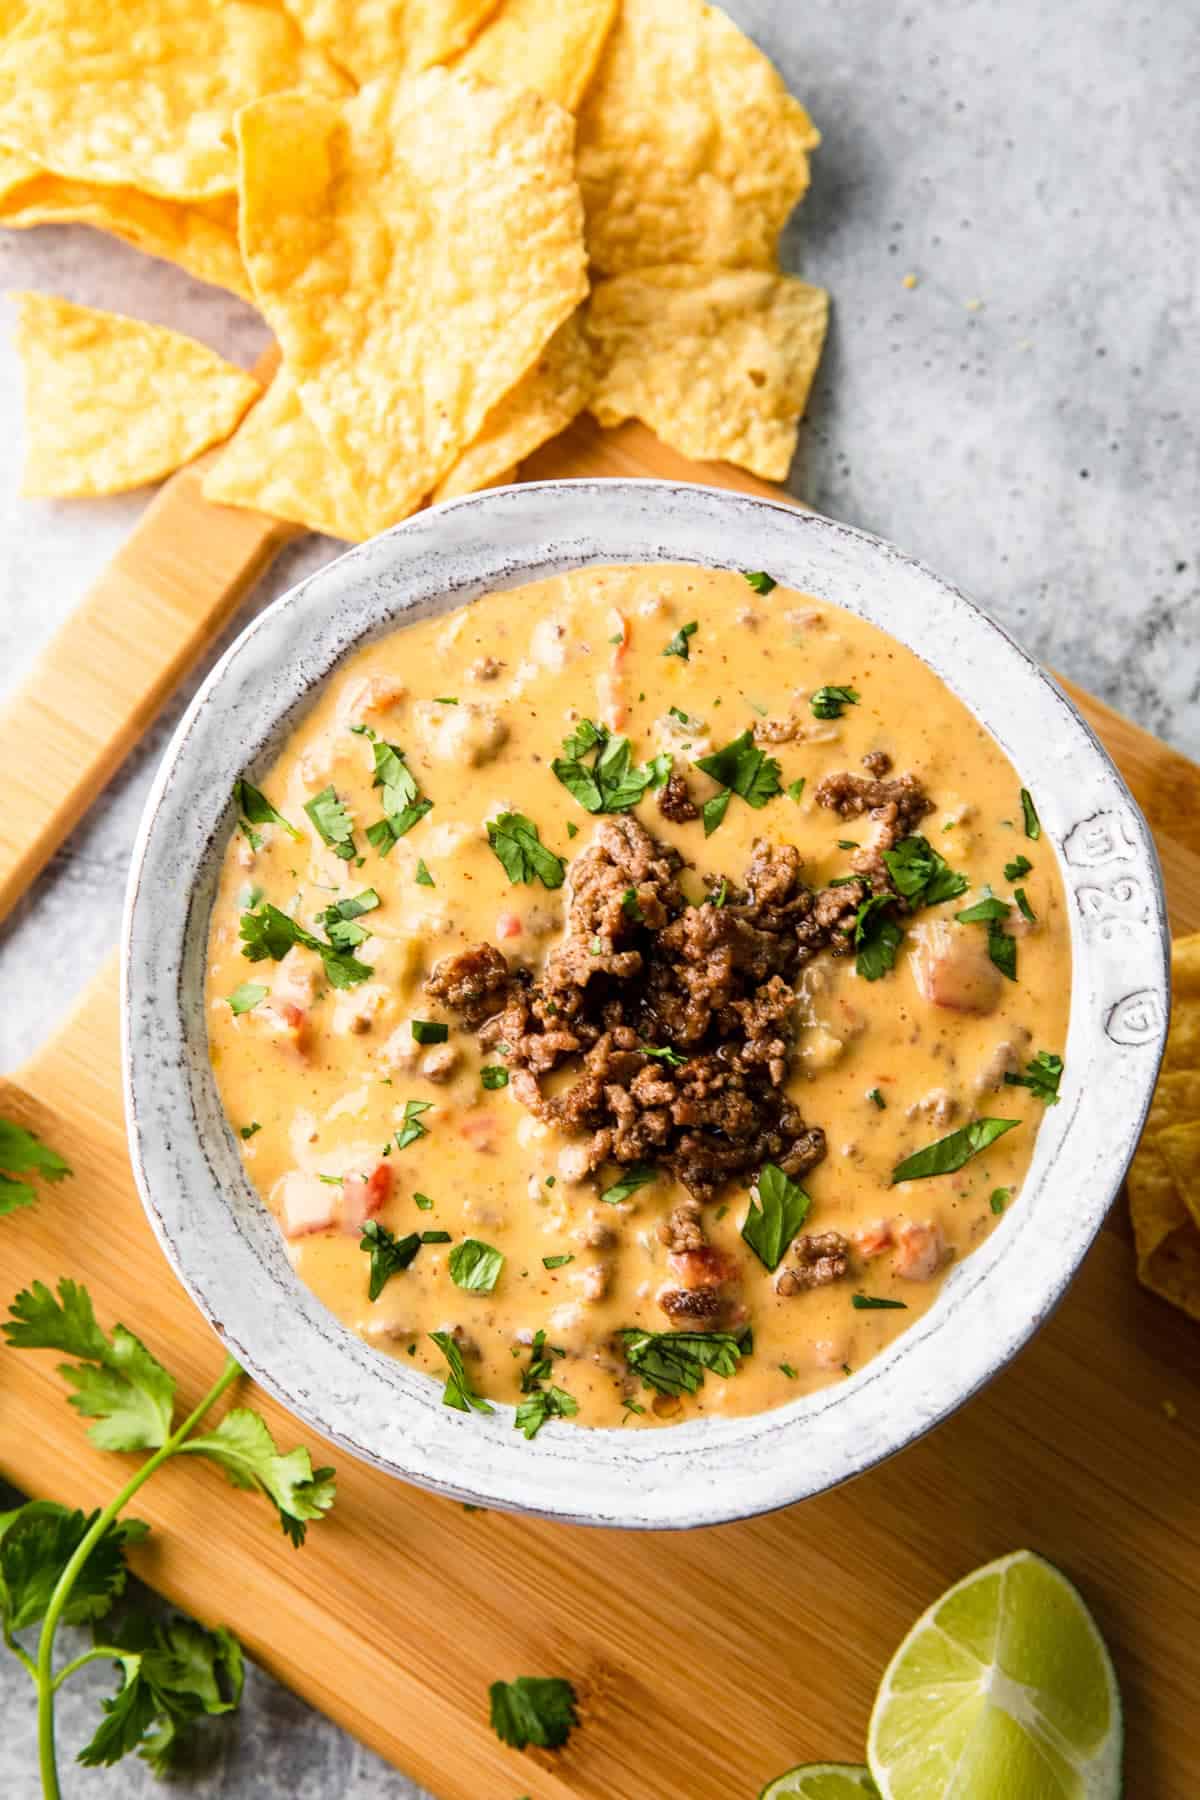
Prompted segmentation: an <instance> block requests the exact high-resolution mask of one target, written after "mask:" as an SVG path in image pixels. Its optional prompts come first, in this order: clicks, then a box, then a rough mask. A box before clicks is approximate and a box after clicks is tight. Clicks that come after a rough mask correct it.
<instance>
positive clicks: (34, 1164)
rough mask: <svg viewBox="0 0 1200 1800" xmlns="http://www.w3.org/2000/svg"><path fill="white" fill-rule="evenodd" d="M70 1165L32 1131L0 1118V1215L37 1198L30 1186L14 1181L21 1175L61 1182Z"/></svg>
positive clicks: (67, 1173)
mask: <svg viewBox="0 0 1200 1800" xmlns="http://www.w3.org/2000/svg"><path fill="white" fill-rule="evenodd" d="M71 1172H72V1171H71V1166H70V1164H69V1163H68V1162H66V1161H65V1160H64V1158H63V1157H61V1156H60V1155H59V1154H58V1151H57V1150H51V1148H50V1146H49V1144H43V1142H42V1140H41V1138H40V1137H38V1135H37V1133H36V1132H35V1131H29V1130H27V1129H26V1127H25V1126H24V1125H17V1124H16V1123H15V1122H14V1121H13V1120H12V1119H0V1217H3V1215H4V1214H5V1213H10V1212H16V1210H17V1208H18V1207H20V1206H32V1205H33V1203H34V1201H35V1200H36V1199H37V1195H36V1194H35V1192H34V1189H33V1185H32V1183H31V1182H28V1181H21V1180H18V1176H21V1175H36V1176H39V1177H40V1179H41V1180H42V1181H50V1182H55V1181H63V1180H65V1178H66V1177H67V1176H68V1175H70V1174H71Z"/></svg>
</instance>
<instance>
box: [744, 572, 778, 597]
mask: <svg viewBox="0 0 1200 1800" xmlns="http://www.w3.org/2000/svg"><path fill="white" fill-rule="evenodd" d="M742 574H743V575H744V576H745V578H746V580H747V581H748V582H749V583H750V586H751V587H752V588H753V589H754V591H755V593H756V594H769V593H770V592H771V590H772V588H776V587H778V586H779V583H778V582H777V581H776V579H775V577H774V576H773V575H768V574H767V573H766V572H765V570H763V569H743V570H742Z"/></svg>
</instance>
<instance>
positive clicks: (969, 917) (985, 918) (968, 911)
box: [954, 894, 1012, 925]
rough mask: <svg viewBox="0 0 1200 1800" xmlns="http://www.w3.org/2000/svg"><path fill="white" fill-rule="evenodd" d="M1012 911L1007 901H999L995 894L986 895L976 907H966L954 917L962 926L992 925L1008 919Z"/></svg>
mask: <svg viewBox="0 0 1200 1800" xmlns="http://www.w3.org/2000/svg"><path fill="white" fill-rule="evenodd" d="M1011 911H1012V907H1011V906H1010V905H1009V903H1008V901H1007V900H998V899H997V898H996V896H995V894H985V895H984V897H983V899H982V900H977V901H976V902H975V904H974V906H966V907H964V908H963V910H962V912H957V913H955V915H954V916H955V918H956V919H957V920H958V922H959V924H960V925H991V924H993V923H996V922H998V921H999V920H1001V919H1007V917H1008V915H1009V913H1010V912H1011Z"/></svg>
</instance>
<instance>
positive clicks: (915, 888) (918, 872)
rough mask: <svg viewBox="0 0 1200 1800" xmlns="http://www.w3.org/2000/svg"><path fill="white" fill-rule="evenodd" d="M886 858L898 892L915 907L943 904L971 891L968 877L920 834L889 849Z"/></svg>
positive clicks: (886, 851)
mask: <svg viewBox="0 0 1200 1800" xmlns="http://www.w3.org/2000/svg"><path fill="white" fill-rule="evenodd" d="M883 860H884V862H885V863H886V864H887V871H888V874H889V875H890V876H891V878H892V880H893V882H894V883H895V886H896V892H897V893H898V894H901V895H903V897H904V899H905V900H908V901H911V903H912V904H913V906H940V905H941V904H942V902H943V901H945V900H957V898H958V896H959V895H960V894H965V893H966V891H967V885H968V884H967V878H966V876H965V875H960V874H959V873H958V872H957V871H956V870H955V869H952V868H951V867H950V864H949V863H948V862H947V861H946V859H945V857H944V856H941V855H939V854H938V852H937V851H936V850H935V849H934V847H933V845H932V844H931V843H930V842H929V840H928V838H924V837H922V836H921V835H920V834H919V833H917V834H915V835H914V836H912V837H906V838H902V839H901V840H900V842H899V843H898V844H897V845H896V847H895V849H894V850H885V851H884V853H883Z"/></svg>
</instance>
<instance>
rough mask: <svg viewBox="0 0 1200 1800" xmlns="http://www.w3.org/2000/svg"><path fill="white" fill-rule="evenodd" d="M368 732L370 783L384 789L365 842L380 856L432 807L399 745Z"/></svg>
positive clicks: (387, 851) (386, 852)
mask: <svg viewBox="0 0 1200 1800" xmlns="http://www.w3.org/2000/svg"><path fill="white" fill-rule="evenodd" d="M351 729H352V730H353V727H351ZM369 735H370V737H371V753H372V756H373V758H374V762H375V779H374V781H373V782H372V783H371V786H372V787H377V788H381V789H382V790H383V792H382V794H381V799H382V801H383V817H382V819H376V821H375V823H374V824H373V825H368V826H367V842H368V843H369V844H370V846H371V848H372V849H373V850H377V851H378V852H379V854H380V856H387V855H388V853H389V851H390V850H391V849H392V847H393V845H395V844H397V843H399V841H400V839H401V838H402V837H406V836H407V834H408V833H409V832H410V831H411V830H412V828H413V826H414V825H419V824H420V822H421V820H422V819H423V818H424V817H425V814H426V813H427V812H429V811H430V810H431V809H432V807H433V801H432V800H429V799H426V797H425V796H424V795H423V794H422V793H421V791H420V789H419V788H418V786H417V782H416V777H415V776H414V775H413V772H412V770H411V769H410V768H409V766H408V763H407V762H406V761H405V757H404V752H403V750H401V748H400V746H399V745H398V744H387V743H385V742H384V741H383V739H382V738H377V737H376V736H375V735H374V733H373V732H372V733H370V734H369ZM431 885H432V884H431Z"/></svg>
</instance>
